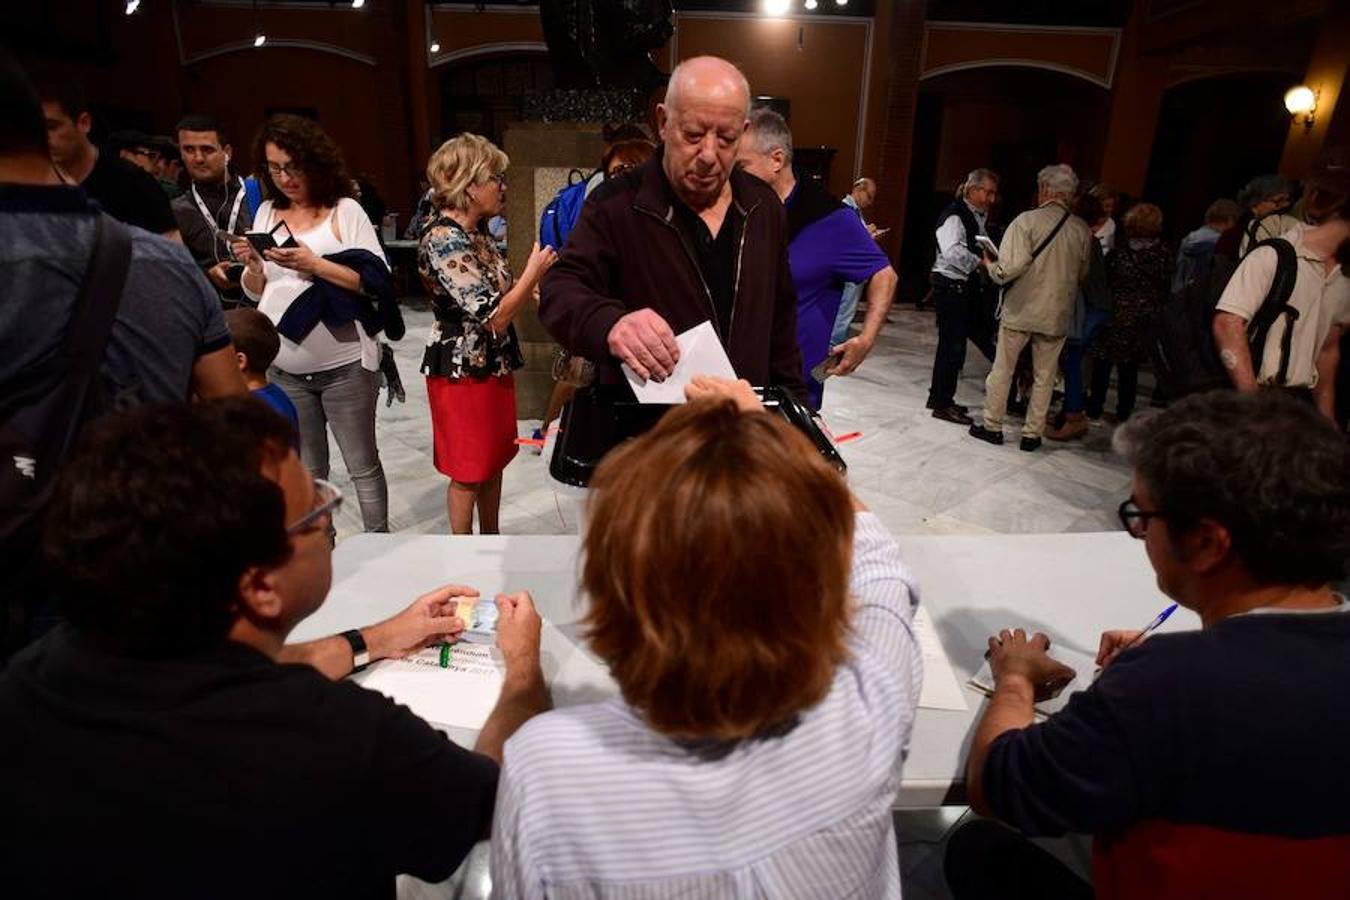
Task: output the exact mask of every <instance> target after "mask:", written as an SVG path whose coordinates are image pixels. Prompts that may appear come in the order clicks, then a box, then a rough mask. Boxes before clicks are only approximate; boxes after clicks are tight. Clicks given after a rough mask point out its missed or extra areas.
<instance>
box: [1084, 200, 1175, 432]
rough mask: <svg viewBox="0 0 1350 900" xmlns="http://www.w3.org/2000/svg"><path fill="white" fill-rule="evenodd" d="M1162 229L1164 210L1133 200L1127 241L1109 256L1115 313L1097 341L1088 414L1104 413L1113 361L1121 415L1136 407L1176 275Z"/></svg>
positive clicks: (1108, 272)
mask: <svg viewBox="0 0 1350 900" xmlns="http://www.w3.org/2000/svg"><path fill="white" fill-rule="evenodd" d="M1161 234H1162V210H1160V209H1158V207H1156V206H1154V205H1153V204H1152V203H1140V204H1137V205H1135V206H1132V207H1130V211H1129V212H1127V213H1126V214H1125V237H1126V240H1125V242H1124V243H1123V244H1119V245H1117V246H1116V249H1115V252H1113V253H1112V254H1111V255H1110V256H1108V257H1106V281H1107V284H1109V285H1110V288H1111V301H1112V305H1111V319H1110V321H1109V322H1107V323H1106V326H1105V327H1104V328H1103V329H1102V331H1101V333H1100V334H1098V335H1097V338H1096V340H1094V341H1093V343H1092V350H1091V353H1092V358H1093V359H1092V392H1091V394H1090V395H1089V397H1088V403H1087V414H1088V418H1091V419H1097V418H1100V417H1101V414H1102V408H1103V407H1104V406H1105V405H1106V389H1107V386H1108V385H1109V384H1110V382H1111V367H1112V366H1116V367H1117V370H1118V372H1119V378H1118V380H1117V384H1116V417H1117V418H1118V419H1119V420H1120V421H1122V422H1123V421H1125V420H1126V419H1128V418H1129V417H1130V414H1131V413H1132V412H1134V398H1135V390H1136V388H1137V386H1138V383H1139V363H1140V362H1142V361H1143V360H1145V359H1147V358H1148V339H1149V332H1150V330H1151V329H1152V326H1153V319H1154V317H1155V315H1156V314H1157V312H1158V310H1160V309H1161V308H1162V305H1163V303H1164V302H1166V300H1167V297H1168V291H1169V287H1170V285H1171V280H1172V254H1171V253H1170V252H1169V251H1168V249H1167V247H1166V245H1164V244H1163V242H1162V240H1161V238H1160V237H1159V235H1161Z"/></svg>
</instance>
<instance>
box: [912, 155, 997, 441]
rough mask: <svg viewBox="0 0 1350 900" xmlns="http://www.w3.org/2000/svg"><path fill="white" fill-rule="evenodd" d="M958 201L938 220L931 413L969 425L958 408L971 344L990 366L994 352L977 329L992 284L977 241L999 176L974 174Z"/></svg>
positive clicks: (982, 172)
mask: <svg viewBox="0 0 1350 900" xmlns="http://www.w3.org/2000/svg"><path fill="white" fill-rule="evenodd" d="M959 194H960V196H959V197H958V198H957V199H955V200H953V201H952V202H951V203H949V204H947V207H946V208H945V209H943V211H942V212H941V213H940V214H939V215H938V227H937V256H936V258H935V259H934V260H933V272H932V274H931V276H930V280H931V282H932V285H933V306H934V307H935V308H936V310H937V326H938V345H937V350H936V352H935V353H934V355H933V380H932V384H931V385H930V386H929V388H928V408H929V409H930V410H932V415H933V418H935V419H941V420H942V421H944V422H952V423H954V424H957V425H970V424H971V423H972V422H974V419H972V418H971V417H970V413H969V410H968V409H967V408H966V407H965V406H962V405H960V404H958V403H957V402H956V385H957V382H958V381H960V379H961V368H962V367H963V366H964V365H965V364H966V340H967V339H969V340H970V341H971V342H972V343H974V344H975V346H976V348H977V349H978V350H979V351H980V352H981V353H983V354H984V355H985V358H986V359H988V360H989V361H990V362H992V361H993V359H994V347H993V343H992V342H991V340H990V338H989V335H987V334H984V333H983V330H982V329H981V328H980V327H979V323H980V321H981V304H982V302H983V298H984V292H985V290H986V289H987V288H988V285H989V282H988V278H987V276H985V274H984V271H983V270H982V269H981V268H980V258H981V256H982V255H983V253H984V251H983V250H981V249H980V245H979V243H978V242H977V240H976V239H977V238H978V237H979V236H981V235H984V236H985V237H986V238H987V237H988V236H989V231H988V228H987V223H988V220H989V210H990V209H991V208H992V207H993V205H994V201H995V200H997V199H998V175H996V174H995V173H994V172H992V171H990V170H989V169H976V170H974V171H973V172H971V173H970V174H969V175H967V176H966V180H965V183H964V184H963V185H962V186H961V190H960V192H959Z"/></svg>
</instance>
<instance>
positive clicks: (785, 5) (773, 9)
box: [764, 0, 792, 16]
mask: <svg viewBox="0 0 1350 900" xmlns="http://www.w3.org/2000/svg"><path fill="white" fill-rule="evenodd" d="M791 7H792V0H764V15H766V16H785V15H787V12H788V10H789V9H790V8H791Z"/></svg>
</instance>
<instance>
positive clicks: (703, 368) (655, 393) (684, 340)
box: [622, 322, 736, 403]
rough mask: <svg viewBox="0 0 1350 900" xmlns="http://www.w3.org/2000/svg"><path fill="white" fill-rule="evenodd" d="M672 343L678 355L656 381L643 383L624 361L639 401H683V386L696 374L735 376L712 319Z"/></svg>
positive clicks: (629, 380)
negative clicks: (665, 374) (670, 368)
mask: <svg viewBox="0 0 1350 900" xmlns="http://www.w3.org/2000/svg"><path fill="white" fill-rule="evenodd" d="M675 343H677V344H679V345H680V359H679V361H678V362H677V363H675V371H674V372H671V373H670V377H668V378H667V379H666V380H665V381H662V382H660V383H659V384H658V383H657V382H655V381H648V382H646V383H645V384H644V383H643V381H642V379H641V378H639V377H638V376H637V375H636V374H635V373H634V372H633V370H632V369H630V368H628V366H626V365H624V366H623V367H622V368H623V374H624V377H626V378H627V379H628V386H629V387H631V388H632V389H633V393H634V394H635V395H636V396H637V399H638V402H639V403H683V402H684V389H685V386H686V385H688V384H689V382H690V381H692V380H693V379H694V376H695V375H714V376H716V377H718V378H735V377H736V370H735V369H733V368H732V367H731V360H729V359H727V351H726V350H725V349H724V348H723V347H722V342H721V341H720V340H718V338H717V332H716V331H715V330H713V325H712V322H704V323H703V324H702V325H695V326H694V327H693V328H690V329H689V330H688V331H686V332H684V333H683V334H677V335H675Z"/></svg>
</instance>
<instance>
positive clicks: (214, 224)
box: [192, 177, 245, 234]
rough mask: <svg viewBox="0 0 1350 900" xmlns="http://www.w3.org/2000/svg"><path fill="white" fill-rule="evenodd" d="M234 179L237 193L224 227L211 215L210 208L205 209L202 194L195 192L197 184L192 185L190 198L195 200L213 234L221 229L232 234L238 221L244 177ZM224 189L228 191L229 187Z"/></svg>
mask: <svg viewBox="0 0 1350 900" xmlns="http://www.w3.org/2000/svg"><path fill="white" fill-rule="evenodd" d="M235 180H236V181H237V182H238V184H239V193H238V194H236V195H235V198H234V209H232V210H230V223H229V224H228V225H226V226H225V228H224V229H221V227H220V223H219V222H218V221H217V220H216V217H215V216H213V215H211V210H209V209H207V207H206V203H205V202H203V201H202V195H201V194H199V193H197V185H195V184H194V185H193V186H192V199H193V200H196V201H197V208H198V209H199V210H201V211H202V217H203V218H205V219H206V221H207V222H208V223H209V224H210V225H211V231H212V233H213V234H219V233H220V232H221V231H222V230H224V232H225V233H226V234H234V226H235V225H237V224H238V223H239V210H240V208H242V207H243V205H244V193H245V191H244V179H242V178H238V177H236V179H235ZM225 190H226V191H227V192H228V191H229V188H228V187H226V188H225Z"/></svg>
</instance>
